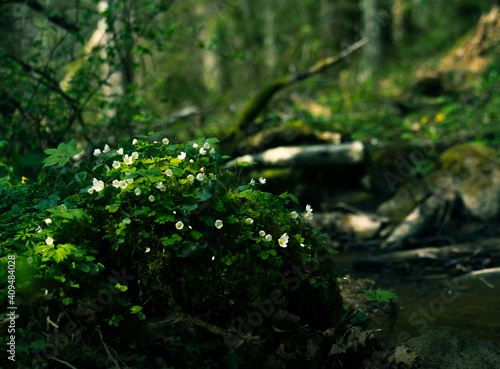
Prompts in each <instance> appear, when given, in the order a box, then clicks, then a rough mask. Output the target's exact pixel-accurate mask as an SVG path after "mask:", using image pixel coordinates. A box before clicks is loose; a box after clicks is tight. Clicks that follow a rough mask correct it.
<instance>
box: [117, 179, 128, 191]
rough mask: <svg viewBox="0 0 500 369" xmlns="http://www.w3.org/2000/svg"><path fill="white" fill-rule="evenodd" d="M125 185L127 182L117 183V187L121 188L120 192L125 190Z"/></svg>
mask: <svg viewBox="0 0 500 369" xmlns="http://www.w3.org/2000/svg"><path fill="white" fill-rule="evenodd" d="M127 185H128V183H127V181H120V182H119V183H118V186H120V187H121V188H122V190H124V189H126V188H127Z"/></svg>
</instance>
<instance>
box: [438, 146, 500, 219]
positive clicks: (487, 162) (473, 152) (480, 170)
mask: <svg viewBox="0 0 500 369" xmlns="http://www.w3.org/2000/svg"><path fill="white" fill-rule="evenodd" d="M439 166H440V167H439V170H438V171H437V172H435V173H434V174H433V180H434V181H435V182H437V181H440V180H445V177H448V178H451V180H452V185H453V187H454V190H455V191H456V193H457V194H458V196H459V197H460V198H461V200H462V202H463V204H464V206H465V208H466V209H467V210H468V211H469V212H470V214H471V215H473V216H476V217H478V218H480V219H491V218H495V217H497V216H498V214H499V212H500V163H499V162H498V155H497V154H496V153H495V151H493V150H492V149H490V148H488V147H486V146H484V145H481V144H476V143H465V144H460V145H456V146H453V147H451V148H449V149H448V150H446V151H445V152H444V153H443V154H442V155H441V157H440V158H439Z"/></svg>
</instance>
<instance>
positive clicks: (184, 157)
mask: <svg viewBox="0 0 500 369" xmlns="http://www.w3.org/2000/svg"><path fill="white" fill-rule="evenodd" d="M177 158H178V159H180V160H184V159H186V153H185V152H184V151H182V152H181V153H180V155H177Z"/></svg>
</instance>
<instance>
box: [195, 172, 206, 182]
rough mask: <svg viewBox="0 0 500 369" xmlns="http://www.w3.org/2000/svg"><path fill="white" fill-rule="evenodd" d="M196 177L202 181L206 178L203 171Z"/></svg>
mask: <svg viewBox="0 0 500 369" xmlns="http://www.w3.org/2000/svg"><path fill="white" fill-rule="evenodd" d="M196 179H197V180H198V181H200V182H201V181H203V180H204V179H205V175H204V174H203V173H198V174H197V175H196Z"/></svg>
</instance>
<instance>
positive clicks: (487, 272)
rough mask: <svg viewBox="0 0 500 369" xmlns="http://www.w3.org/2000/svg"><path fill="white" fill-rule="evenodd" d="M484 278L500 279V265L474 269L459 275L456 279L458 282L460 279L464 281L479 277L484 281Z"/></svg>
mask: <svg viewBox="0 0 500 369" xmlns="http://www.w3.org/2000/svg"><path fill="white" fill-rule="evenodd" d="M484 278H489V279H495V280H499V281H500V267H496V268H487V269H481V270H474V271H473V272H469V273H467V274H464V275H461V276H460V277H457V278H455V279H454V280H455V281H457V282H458V281H459V282H463V281H471V280H474V279H479V280H481V281H483V282H484Z"/></svg>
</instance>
